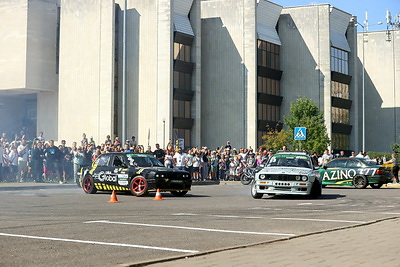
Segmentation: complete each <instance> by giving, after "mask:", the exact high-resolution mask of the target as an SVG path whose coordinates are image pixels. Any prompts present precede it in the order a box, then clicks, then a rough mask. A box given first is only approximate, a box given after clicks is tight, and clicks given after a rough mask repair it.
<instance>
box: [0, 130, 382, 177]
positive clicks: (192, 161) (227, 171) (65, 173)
mask: <svg viewBox="0 0 400 267" xmlns="http://www.w3.org/2000/svg"><path fill="white" fill-rule="evenodd" d="M282 149H283V150H286V147H283V148H282ZM123 151H126V152H134V153H147V154H151V155H154V156H155V157H156V158H157V159H159V160H160V161H161V162H162V163H163V164H164V166H165V167H167V168H177V169H184V170H187V171H189V172H190V173H191V174H192V178H193V180H199V181H201V180H239V179H240V175H241V174H242V173H243V171H244V169H245V168H246V167H247V166H249V167H257V166H259V165H261V164H264V163H265V162H267V160H268V158H269V157H270V156H271V155H272V154H273V152H272V151H271V150H265V149H262V148H259V149H257V150H256V151H254V150H253V149H252V148H251V147H249V148H238V149H236V148H234V147H232V145H231V143H230V141H227V142H226V145H224V146H221V147H217V148H215V149H209V148H207V147H193V148H190V149H187V150H186V151H183V149H182V148H180V147H178V146H177V145H174V144H173V143H172V142H171V141H170V142H169V143H168V144H167V146H166V148H165V149H163V148H160V145H159V144H156V145H155V149H154V150H152V148H151V146H147V147H146V149H145V148H144V146H143V145H139V144H137V142H136V139H135V136H132V137H131V139H130V140H125V142H121V141H120V140H119V138H118V137H115V139H114V140H112V139H111V137H110V135H107V136H106V138H105V140H104V142H102V143H101V144H96V143H95V141H94V140H93V137H90V138H87V136H86V134H83V135H82V140H80V141H79V142H72V143H71V146H67V143H66V141H65V140H62V141H61V144H60V145H58V146H55V144H54V141H53V140H48V141H46V140H45V138H44V135H43V132H39V134H38V136H37V137H35V138H33V139H31V140H27V138H26V137H25V136H24V135H23V134H21V135H20V136H18V135H15V136H14V139H13V140H9V139H8V136H7V134H6V133H2V135H1V138H0V155H1V158H0V159H1V160H0V181H16V182H24V181H29V182H59V183H66V182H77V180H78V174H77V173H78V172H79V170H80V168H81V167H84V166H89V165H90V164H91V162H92V161H93V160H94V159H96V158H97V157H98V156H99V155H100V154H102V153H106V152H123ZM344 156H345V155H344V152H343V151H341V152H340V153H339V154H334V153H333V152H331V153H330V152H329V150H325V152H324V154H323V155H320V156H318V155H317V153H315V152H314V153H313V154H312V157H313V159H314V162H315V164H318V165H323V164H326V163H327V162H328V161H330V160H331V159H333V158H335V157H344ZM352 156H354V157H363V158H365V159H367V160H370V159H369V157H368V156H367V155H366V154H364V153H363V152H360V153H359V154H358V155H355V153H354V152H353V155H352ZM377 163H379V162H377Z"/></svg>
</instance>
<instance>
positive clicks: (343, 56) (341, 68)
mask: <svg viewBox="0 0 400 267" xmlns="http://www.w3.org/2000/svg"><path fill="white" fill-rule="evenodd" d="M331 70H332V71H336V72H339V73H342V74H346V75H349V52H347V51H344V50H340V49H337V48H335V47H331Z"/></svg>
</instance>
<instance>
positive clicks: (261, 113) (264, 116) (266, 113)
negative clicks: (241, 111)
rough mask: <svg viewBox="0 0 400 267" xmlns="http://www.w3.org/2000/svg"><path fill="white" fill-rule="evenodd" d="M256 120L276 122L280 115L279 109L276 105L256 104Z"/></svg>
mask: <svg viewBox="0 0 400 267" xmlns="http://www.w3.org/2000/svg"><path fill="white" fill-rule="evenodd" d="M257 105H258V107H257V112H258V114H257V117H258V120H263V121H273V122H278V121H279V118H280V116H281V109H280V107H278V106H273V105H268V104H261V103H258V104H257Z"/></svg>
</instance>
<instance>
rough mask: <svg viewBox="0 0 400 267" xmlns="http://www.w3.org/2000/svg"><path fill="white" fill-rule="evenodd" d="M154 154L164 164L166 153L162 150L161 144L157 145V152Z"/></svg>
mask: <svg viewBox="0 0 400 267" xmlns="http://www.w3.org/2000/svg"><path fill="white" fill-rule="evenodd" d="M153 154H154V156H155V157H156V158H157V159H158V160H159V161H160V162H161V163H162V164H164V157H165V152H164V150H163V149H161V148H160V144H156V150H154V152H153Z"/></svg>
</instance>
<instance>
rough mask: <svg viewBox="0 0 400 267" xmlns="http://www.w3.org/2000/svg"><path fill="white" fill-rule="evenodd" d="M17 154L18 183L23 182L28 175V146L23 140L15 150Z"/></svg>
mask: <svg viewBox="0 0 400 267" xmlns="http://www.w3.org/2000/svg"><path fill="white" fill-rule="evenodd" d="M17 152H18V176H19V181H20V182H23V181H24V178H26V174H27V173H28V145H27V144H26V141H25V140H24V139H22V140H21V144H20V145H19V146H18V148H17Z"/></svg>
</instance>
